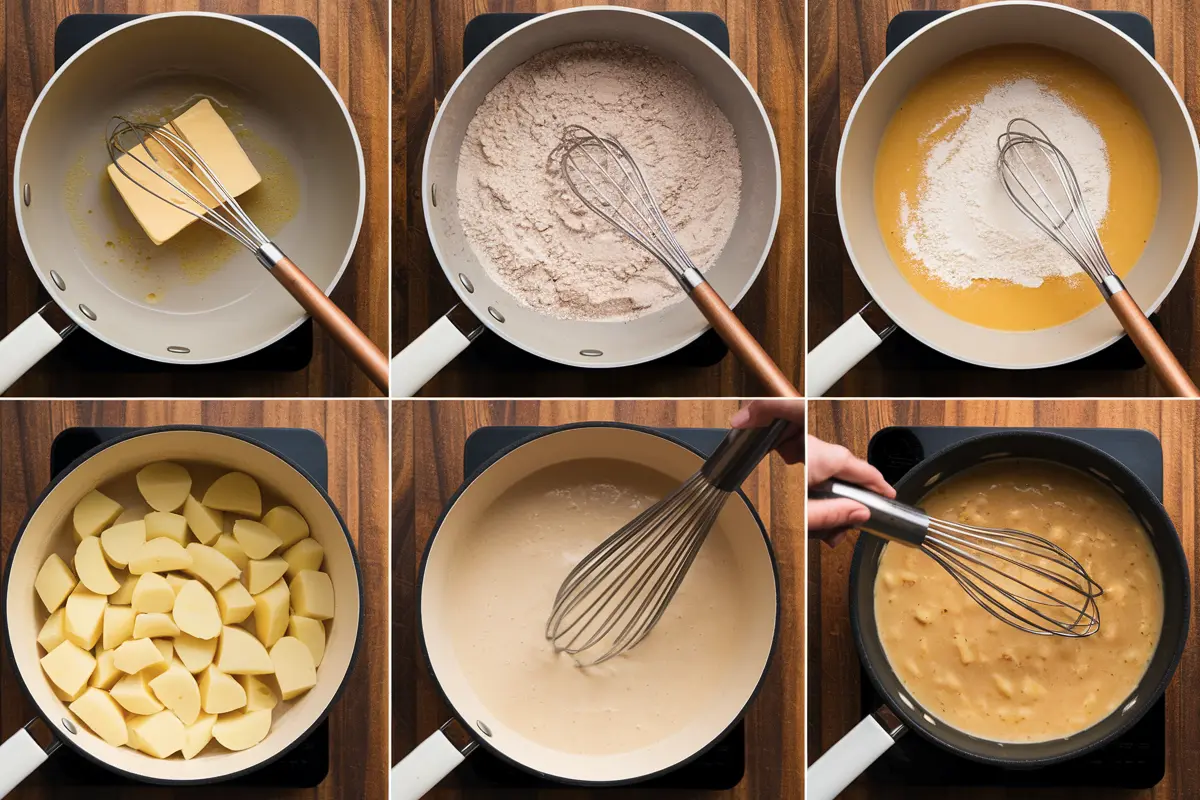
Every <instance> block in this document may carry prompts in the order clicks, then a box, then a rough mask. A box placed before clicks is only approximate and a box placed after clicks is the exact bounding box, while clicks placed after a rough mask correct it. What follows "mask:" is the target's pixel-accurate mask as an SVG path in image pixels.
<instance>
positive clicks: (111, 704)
mask: <svg viewBox="0 0 1200 800" xmlns="http://www.w3.org/2000/svg"><path fill="white" fill-rule="evenodd" d="M69 708H70V709H71V713H72V714H74V715H75V716H77V717H79V719H80V720H82V721H83V724H84V725H87V726H88V727H89V728H90V729H91V731H92V733H94V734H96V735H97V736H99V737H100V738H101V739H103V740H104V741H106V742H108V743H109V744H111V745H112V746H113V747H120V746H122V745H124V744H126V743H127V742H128V741H129V730H128V728H126V727H125V714H124V712H122V711H121V707H120V706H119V705H117V701H116V700H113V699H112V696H111V695H110V694H109V693H108V692H106V691H104V690H103V689H88V690H87V691H86V692H84V693H83V694H82V695H80V696H79V699H78V700H76V701H75V702H74V703H71V705H70V706H69Z"/></svg>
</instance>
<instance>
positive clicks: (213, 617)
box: [172, 581, 221, 639]
mask: <svg viewBox="0 0 1200 800" xmlns="http://www.w3.org/2000/svg"><path fill="white" fill-rule="evenodd" d="M172 616H173V617H174V619H175V624H176V625H178V626H179V630H181V631H183V632H184V633H186V634H188V635H189V636H195V637H196V638H197V639H215V638H217V637H218V636H220V635H221V612H220V611H219V610H218V609H217V599H216V598H215V597H213V596H212V593H211V592H210V591H208V589H206V588H204V584H202V583H200V581H188V582H187V583H185V584H184V585H183V588H182V589H180V590H179V596H178V597H177V598H175V610H174V611H173V612H172Z"/></svg>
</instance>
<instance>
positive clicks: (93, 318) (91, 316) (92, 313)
mask: <svg viewBox="0 0 1200 800" xmlns="http://www.w3.org/2000/svg"><path fill="white" fill-rule="evenodd" d="M79 310H80V311H82V312H83V315H84V316H85V317H87V318H88V319H90V320H91V321H92V322H95V321H96V312H95V311H92V310H91V309H90V308H88V307H87V306H85V305H84V304H83V303H80V304H79Z"/></svg>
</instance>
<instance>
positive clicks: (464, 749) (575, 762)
mask: <svg viewBox="0 0 1200 800" xmlns="http://www.w3.org/2000/svg"><path fill="white" fill-rule="evenodd" d="M584 458H588V459H613V460H615V461H617V462H623V463H627V464H629V465H630V466H631V467H642V468H646V467H649V468H651V469H652V470H654V471H656V472H660V473H662V474H663V475H665V476H668V477H669V478H671V479H673V481H674V482H682V481H683V480H685V479H686V478H687V477H689V476H690V475H692V474H693V473H694V472H695V471H696V470H697V469H698V468H699V467H700V465H701V464H702V463H703V458H702V457H701V456H700V454H698V453H697V452H695V451H693V450H691V449H690V448H688V447H687V446H685V445H682V444H680V443H677V442H676V441H674V440H672V439H669V438H667V437H666V436H664V435H662V434H659V433H656V432H653V431H650V430H647V429H643V428H636V427H633V426H627V425H620V424H612V423H582V424H577V425H568V426H565V427H562V428H554V429H549V430H547V431H545V432H543V433H539V434H537V435H535V436H534V437H532V438H530V439H526V440H525V441H523V442H521V443H518V444H517V445H515V446H513V447H512V448H510V449H509V450H507V451H505V452H503V453H501V454H499V455H497V456H496V457H495V458H494V459H492V460H491V461H490V462H489V463H488V464H486V465H484V466H483V467H482V468H481V469H480V470H479V471H478V472H476V473H475V475H474V476H472V477H470V478H468V479H467V480H466V481H465V482H464V483H463V485H462V487H461V488H460V489H459V490H458V492H457V493H456V494H455V496H454V497H453V498H451V500H450V502H449V504H448V505H447V507H446V510H445V512H444V513H443V514H442V518H441V520H440V521H439V522H438V525H437V527H436V528H435V529H434V532H433V534H432V536H431V537H430V540H429V544H428V546H427V548H426V551H425V557H424V560H423V562H422V565H421V576H420V585H419V587H418V590H417V595H418V612H417V613H418V619H419V622H420V627H421V639H422V643H423V645H424V648H425V654H426V657H427V658H428V663H429V668H430V671H431V672H432V673H433V677H434V679H435V680H436V681H437V683H438V685H439V686H440V688H441V691H442V694H443V695H444V696H445V698H446V702H447V703H448V704H449V706H450V708H451V710H452V712H453V715H454V719H453V720H451V721H450V722H448V723H447V724H446V725H444V726H442V728H441V729H440V730H437V731H434V732H433V733H432V734H431V735H430V736H429V738H428V739H426V740H425V741H424V742H423V743H421V744H420V745H419V746H418V747H417V748H416V749H415V750H413V751H412V752H411V753H410V754H409V755H408V756H406V757H405V758H404V759H403V760H402V761H401V762H400V763H399V764H397V765H396V766H395V767H393V768H392V775H391V787H392V800H415V798H419V797H421V796H422V795H423V794H425V792H427V791H428V790H429V789H431V788H432V787H433V786H434V785H436V784H437V783H438V781H440V780H441V779H442V778H443V777H445V776H446V775H448V774H449V773H450V772H451V771H452V770H453V769H454V768H455V767H457V766H458V765H459V764H460V763H462V761H463V759H464V758H465V757H466V755H467V754H469V753H470V752H471V751H472V750H474V749H475V748H476V747H484V748H486V749H488V750H489V751H491V752H492V753H494V754H495V755H497V756H499V757H500V758H502V759H504V760H505V761H507V762H509V763H512V764H515V765H517V766H519V767H521V768H523V769H525V770H528V771H529V772H532V773H534V774H536V775H539V776H541V777H545V778H550V779H552V780H556V781H562V782H565V783H575V784H590V785H600V784H619V783H630V782H634V781H640V780H644V779H647V778H650V777H653V776H655V775H658V774H660V773H663V772H666V771H669V770H672V769H675V768H676V767H679V766H681V765H683V764H684V763H686V762H688V761H690V760H691V759H694V758H696V757H697V756H699V755H700V754H701V753H703V752H704V751H705V750H707V749H708V748H709V747H710V746H711V745H712V744H713V743H715V742H716V741H717V740H719V739H720V738H721V736H722V735H723V734H724V733H725V732H726V731H728V730H729V728H730V727H731V726H733V725H734V724H735V723H736V722H737V721H738V720H739V719H740V718H741V716H742V714H744V713H745V711H746V708H747V706H748V705H749V703H750V702H751V701H752V700H753V698H754V695H755V694H756V692H757V691H758V687H759V686H760V685H761V683H762V680H763V677H764V676H765V674H766V670H767V666H768V664H769V661H770V658H771V653H772V650H773V649H774V644H775V639H776V635H777V632H778V620H779V613H778V603H779V594H778V584H779V582H778V577H777V574H776V568H775V559H774V556H773V553H772V551H771V546H770V542H769V540H768V539H767V536H766V533H765V531H764V530H763V527H762V524H761V523H760V521H759V520H758V517H757V515H756V514H755V512H754V509H753V508H752V507H751V505H750V503H749V501H748V500H747V499H746V497H745V495H743V494H741V493H740V492H739V493H738V494H737V495H736V496H735V497H731V498H730V500H729V502H728V503H727V504H726V506H725V508H724V510H722V511H721V514H720V516H719V517H718V520H717V524H716V527H715V528H714V530H713V532H712V534H711V536H713V537H719V538H721V539H724V540H725V542H726V543H727V544H728V546H729V550H730V552H731V553H732V554H733V557H732V559H731V563H729V564H728V568H729V569H731V570H736V571H737V573H738V579H739V580H738V585H739V586H741V587H742V588H741V591H742V592H743V593H744V598H743V602H742V604H741V611H740V613H741V619H742V624H740V626H739V629H740V630H741V631H742V634H743V635H742V637H741V639H740V641H736V642H713V643H712V646H713V647H720V648H727V651H730V652H735V653H737V654H738V656H737V662H736V663H735V664H734V665H733V666H732V667H731V670H730V674H729V678H728V680H727V681H725V682H724V683H723V684H722V685H720V686H713V687H712V688H711V691H705V692H703V693H702V694H699V695H698V696H697V697H696V698H695V705H696V712H695V716H694V717H693V719H692V720H691V722H690V723H689V724H688V725H687V726H686V727H683V728H681V729H680V730H678V731H676V732H675V733H673V734H672V735H670V736H667V737H666V738H663V739H661V740H659V741H655V742H653V743H651V744H648V745H646V746H643V747H639V748H636V749H633V750H630V751H627V752H610V753H589V752H578V751H575V750H570V749H567V748H568V747H569V745H564V748H563V749H557V748H554V747H548V746H546V745H545V744H543V743H540V742H537V741H534V740H532V739H530V738H528V737H527V736H525V735H524V734H522V733H521V732H519V731H518V730H516V729H514V727H513V725H512V721H511V720H510V719H505V718H504V715H503V714H497V713H495V712H494V711H493V710H492V709H490V708H488V706H487V704H486V703H485V702H484V701H483V700H482V699H481V698H480V695H479V694H478V692H477V691H476V688H475V687H474V686H473V685H472V683H471V681H470V680H469V678H468V677H467V674H466V672H465V671H464V667H463V662H462V657H463V650H464V649H466V650H467V651H468V652H469V647H465V648H464V647H460V646H459V645H460V644H461V643H460V642H456V640H455V636H454V634H453V630H454V629H455V625H454V623H453V617H454V614H453V611H452V609H453V607H454V606H455V604H456V603H458V602H460V599H459V598H457V597H455V596H454V592H453V591H452V589H451V588H450V584H451V583H452V581H449V580H448V576H449V575H452V574H453V573H454V572H455V570H456V569H457V566H456V564H459V563H460V562H461V559H462V558H463V556H462V553H461V549H462V547H463V546H464V545H463V542H464V541H467V542H469V541H470V536H471V535H472V530H473V529H475V528H477V526H478V524H479V522H480V520H481V519H482V518H484V517H485V516H487V515H489V514H492V513H495V511H496V509H497V508H498V507H499V505H500V504H503V503H504V495H505V493H506V492H507V491H508V490H509V489H511V488H512V487H513V486H514V485H515V484H516V483H517V482H519V481H521V480H522V479H524V478H526V477H528V476H530V475H533V474H535V473H538V472H541V471H544V470H548V469H555V468H556V467H560V466H562V465H564V464H566V463H568V462H571V461H575V460H577V459H584ZM552 600H553V598H549V597H548V598H547V604H546V614H547V616H548V615H549V613H550V606H551V605H552ZM489 612H490V613H495V614H500V613H502V611H498V610H497V609H494V608H493V609H490V610H489ZM479 613H484V609H479ZM549 646H550V645H549V644H547V647H549ZM567 668H568V669H573V667H567ZM562 713H563V714H571V713H572V710H571V708H569V707H564V708H563V709H562ZM579 724H580V725H586V724H588V723H587V722H584V721H581V722H580V723H579ZM631 724H633V723H632V722H631Z"/></svg>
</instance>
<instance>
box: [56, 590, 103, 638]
mask: <svg viewBox="0 0 1200 800" xmlns="http://www.w3.org/2000/svg"><path fill="white" fill-rule="evenodd" d="M107 607H108V601H107V600H106V599H105V598H104V595H102V594H94V593H92V592H89V591H88V590H87V589H85V588H84V587H82V586H78V587H76V589H75V591H73V592H71V596H70V597H68V598H67V605H66V617H65V618H64V622H63V630H64V631H65V632H66V635H67V639H68V640H70V641H72V642H74V643H75V644H77V645H79V646H80V647H82V648H83V649H84V650H91V649H92V648H93V647H95V646H96V642H98V641H100V634H101V632H102V630H103V628H104V609H105V608H107Z"/></svg>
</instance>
